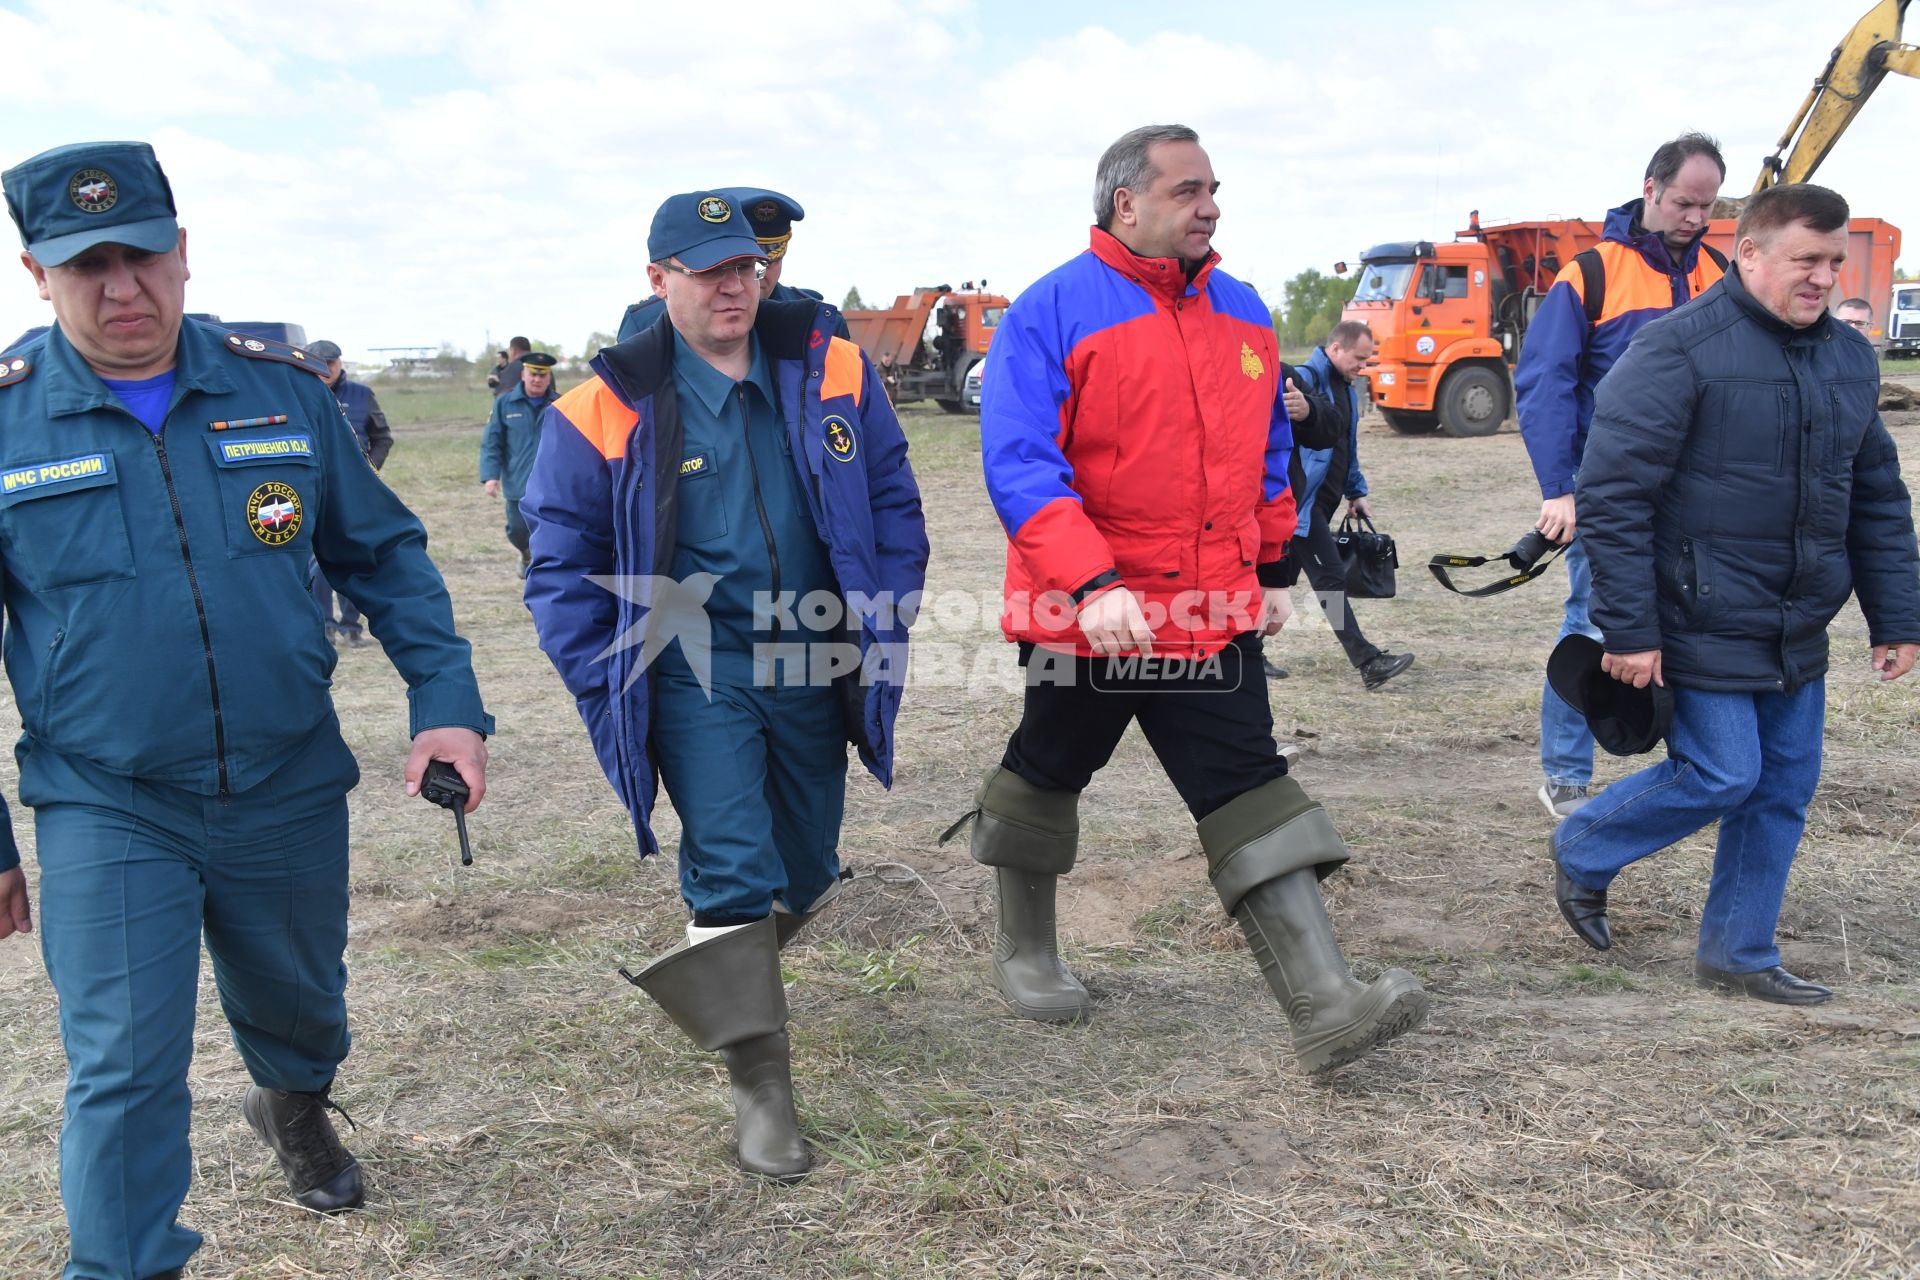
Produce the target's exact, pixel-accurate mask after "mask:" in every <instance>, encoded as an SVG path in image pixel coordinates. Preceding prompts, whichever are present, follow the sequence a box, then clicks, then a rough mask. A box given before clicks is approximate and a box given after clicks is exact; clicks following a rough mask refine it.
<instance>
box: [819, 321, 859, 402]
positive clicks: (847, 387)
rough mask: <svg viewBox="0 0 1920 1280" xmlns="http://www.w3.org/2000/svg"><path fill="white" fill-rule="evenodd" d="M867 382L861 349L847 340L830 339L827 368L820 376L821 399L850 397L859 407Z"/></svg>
mask: <svg viewBox="0 0 1920 1280" xmlns="http://www.w3.org/2000/svg"><path fill="white" fill-rule="evenodd" d="M866 380H867V371H866V370H865V369H864V368H863V367H862V364H861V356H860V348H859V347H858V346H856V345H854V344H853V343H851V342H848V341H847V340H846V339H845V338H830V339H828V340H827V367H826V371H825V372H824V373H822V374H821V375H820V398H821V399H822V400H831V399H833V398H834V397H835V396H849V395H850V396H852V397H853V403H854V404H855V405H856V406H857V405H858V404H859V403H860V392H861V389H862V388H863V387H864V386H865V385H866Z"/></svg>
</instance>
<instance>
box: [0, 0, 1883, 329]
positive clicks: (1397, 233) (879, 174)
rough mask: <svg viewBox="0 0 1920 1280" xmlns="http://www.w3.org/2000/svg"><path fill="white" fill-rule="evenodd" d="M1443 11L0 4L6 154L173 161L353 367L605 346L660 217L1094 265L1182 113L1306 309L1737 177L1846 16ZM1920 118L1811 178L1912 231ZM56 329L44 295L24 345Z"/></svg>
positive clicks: (830, 287) (898, 281)
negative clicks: (1112, 145)
mask: <svg viewBox="0 0 1920 1280" xmlns="http://www.w3.org/2000/svg"><path fill="white" fill-rule="evenodd" d="M1434 12H1435V11H1434V10H1432V9H1431V8H1430V7H1428V6H1424V5H1416V4H1411V3H1409V4H1404V5H1395V6H1392V7H1391V8H1390V9H1388V10H1386V11H1384V16H1383V17H1382V20H1380V21H1373V22H1368V23H1355V22H1353V21H1352V20H1351V18H1350V17H1348V16H1343V15H1340V14H1319V15H1314V16H1312V17H1303V18H1289V17H1287V16H1284V13H1283V10H1282V9H1281V7H1278V6H1252V5H1248V6H1244V7H1241V6H1231V5H1228V6H1215V7H1214V8H1213V9H1210V10H1209V11H1208V14H1209V20H1208V22H1207V24H1206V27H1205V31H1207V32H1215V33H1220V34H1197V33H1195V32H1193V31H1184V32H1182V31H1174V30H1170V29H1168V28H1170V27H1171V26H1173V25H1174V23H1176V22H1178V21H1180V15H1178V14H1175V13H1168V12H1161V11H1153V16H1151V17H1149V18H1144V19H1143V18H1142V17H1141V16H1140V15H1139V14H1138V13H1137V12H1135V11H1132V10H1129V9H1128V8H1127V7H1126V6H1125V5H1124V4H1123V5H1120V6H1116V7H1107V8H1102V9H1100V10H1091V9H1089V10H1085V11H1079V10H1075V9H1071V8H1068V7H1066V6H1059V7H1053V6H1039V5H1031V4H1012V3H989V4H982V5H974V4H971V3H967V2H966V0H942V2H941V3H928V4H910V3H907V2H906V0H854V2H852V3H844V4H836V5H833V6H822V7H819V8H816V9H813V10H807V11H804V12H802V11H796V10H794V9H793V8H792V6H791V5H790V4H775V3H772V2H771V0H752V2H751V3H747V4H744V5H742V4H735V5H732V6H729V7H728V8H727V9H726V11H725V12H724V13H722V12H720V11H719V10H715V9H709V8H703V7H700V6H687V5H673V6H668V5H651V4H648V5H633V4H631V3H625V2H620V0H594V2H592V3H577V4H576V3H569V4H560V5H547V6H542V7H541V9H540V10H539V13H540V17H541V20H542V22H541V26H540V28H539V31H540V38H539V39H538V40H536V41H523V40H517V39H516V38H515V36H516V27H517V25H518V24H521V23H523V22H524V21H525V18H526V16H527V13H528V10H527V6H526V5H525V4H524V3H515V4H505V3H498V2H494V0H488V2H486V3H478V2H473V0H421V2H420V3H415V4H412V5H407V6H401V7H397V8H396V7H395V6H392V5H390V4H386V3H379V4H376V3H373V2H372V0H336V3H334V4H332V5H330V6H328V7H327V8H326V9H325V10H324V11H321V12H317V13H309V14H303V15H301V16H300V17H299V18H298V19H297V20H290V19H289V17H288V12H287V11H286V10H284V9H275V8H272V7H265V8H263V7H259V6H255V7H253V8H246V7H240V8H237V9H236V8H233V7H231V6H219V7H216V6H214V5H212V4H211V3H206V2H205V0H167V2H166V3H119V4H107V3H102V2H100V0H62V2H61V3H57V4H56V3H53V2H52V0H34V2H33V3H30V4H29V5H28V6H27V7H26V9H25V10H24V11H20V12H15V11H11V10H0V48H5V49H6V50H7V52H8V64H9V70H8V75H7V76H6V77H5V79H4V80H0V110H4V112H5V113H6V115H7V116H8V118H9V128H8V132H7V135H6V139H5V141H6V146H5V148H4V154H0V163H4V164H12V163H16V162H18V161H19V160H21V159H24V158H25V157H26V156H27V155H30V154H32V153H34V152H37V151H39V150H42V149H44V148H46V147H49V146H54V145H58V144H60V143H63V142H69V141H73V140H75V139H76V138H82V137H145V138H148V139H150V140H152V141H153V142H154V143H155V145H156V147H157V148H158V149H159V151H160V155H161V158H162V160H163V162H164V163H165V164H166V166H167V170H168V173H169V175H170V177H171V178H172V180H173V185H174V188H175V191H176V194H177V195H178V198H179V201H180V206H181V216H182V220H183V222H185V223H186V224H187V225H188V227H189V229H190V233H191V236H192V248H193V265H194V281H193V284H192V285H191V286H190V290H191V292H190V297H189V300H190V303H191V305H193V306H194V307H195V308H197V309H211V310H215V311H218V312H220V313H221V314H223V315H225V316H227V317H228V318H230V319H241V318H246V319H287V320H293V321H298V322H300V323H303V324H305V325H306V327H307V329H308V331H309V332H310V333H312V334H314V335H316V336H318V335H321V334H325V335H327V336H331V337H334V338H335V339H337V340H338V341H340V342H341V343H342V344H343V345H344V346H346V347H348V348H349V350H350V351H358V350H364V349H365V348H367V347H371V346H387V345H398V344H403V343H420V344H427V345H432V344H437V343H439V342H440V341H442V340H448V341H452V342H454V343H455V344H457V345H460V346H463V347H466V348H468V349H469V350H477V349H478V348H479V346H480V344H481V342H482V341H483V339H484V336H485V335H486V334H487V333H489V332H491V334H492V336H493V338H494V339H495V341H498V340H499V339H500V338H501V337H502V336H503V335H505V334H508V333H512V332H527V333H531V334H533V335H534V336H536V337H541V338H544V339H547V340H550V341H557V342H560V343H562V344H564V345H566V346H569V347H573V348H577V347H578V346H579V345H580V344H581V343H582V342H583V340H584V339H585V338H586V336H587V334H588V333H590V332H592V331H594V330H605V329H610V328H611V327H612V326H613V325H614V323H615V322H616V321H617V319H618V317H619V315H620V312H621V310H622V309H623V308H624V306H625V305H626V304H627V303H628V302H629V301H631V300H633V298H635V297H637V296H638V295H639V293H640V292H641V290H642V265H643V262H644V259H645V240H646V233H647V227H648V224H649V222H650V221H651V218H652V213H653V209H654V207H655V206H656V205H657V204H658V203H659V201H660V199H661V198H662V197H663V196H665V195H667V194H670V193H671V192H674V191H681V190H690V189H693V188H696V187H701V186H707V185H727V184H734V183H743V184H759V185H766V186H770V187H774V188H777V189H780V190H783V191H787V192H790V193H791V194H793V195H794V196H796V197H797V198H799V199H800V200H801V202H802V203H803V204H805V205H806V207H807V211H808V218H807V220H806V222H805V223H804V224H802V226H801V228H800V230H799V234H798V236H797V237H796V241H795V247H794V250H793V259H792V263H791V266H790V268H789V278H790V280H791V281H792V282H794V283H797V284H803V285H812V286H813V287H816V288H819V289H821V290H823V291H824V292H826V294H827V295H828V297H829V298H830V299H832V300H835V301H837V300H838V299H839V297H840V295H841V294H842V293H843V292H844V291H845V289H846V288H847V286H848V285H849V284H858V285H859V286H860V288H861V291H862V293H863V294H864V295H865V296H866V297H867V298H868V299H869V300H870V301H878V300H883V299H886V298H890V297H891V296H892V295H893V294H895V293H898V292H904V291H906V290H907V289H909V288H911V287H913V286H915V285H923V284H937V283H940V282H942V281H947V282H952V283H958V282H959V281H961V280H964V279H979V278H981V277H983V276H984V277H986V278H987V279H989V280H990V281H992V282H993V283H994V285H995V286H996V287H998V288H1002V289H1003V290H1006V291H1012V290H1015V289H1017V288H1019V287H1021V286H1023V285H1025V284H1026V283H1028V282H1029V281H1031V280H1032V279H1033V278H1035V277H1037V276H1038V275H1040V274H1042V273H1043V272H1045V271H1046V270H1048V269H1050V268H1051V267H1052V266H1054V265H1055V264H1057V263H1058V262H1060V261H1061V260H1063V259H1065V258H1066V257H1068V256H1070V255H1071V254H1072V253H1074V252H1075V251H1077V250H1078V249H1079V248H1081V247H1082V246H1083V245H1084V243H1085V240H1084V236H1085V228H1086V226H1087V224H1088V222H1089V221H1090V198H1091V186H1092V174H1093V166H1094V161H1095V159H1096V158H1097V157H1098V155H1099V153H1100V151H1101V149H1102V148H1104V147H1105V146H1106V144H1107V143H1108V142H1109V141H1111V140H1112V138H1113V137H1115V136H1117V135H1118V134H1119V133H1121V132H1122V131H1124V130H1125V129H1127V128H1130V127H1132V126H1134V125H1136V124H1140V123H1144V122H1146V121H1149V120H1166V119H1174V120H1181V121H1184V122H1186V123H1189V124H1192V125H1193V126H1195V127H1196V128H1197V129H1199V130H1200V132H1201V134H1202V136H1203V138H1204V139H1205V142H1206V144H1207V146H1208V148H1209V151H1210V152H1211V154H1212V157H1213V161H1214V165H1215V169H1216V171H1217V172H1218V174H1219V176H1220V178H1221V180H1222V182H1223V184H1224V185H1223V187H1222V191H1221V203H1222V206H1223V209H1224V218H1223V221H1222V224H1221V231H1220V239H1219V244H1220V248H1221V250H1222V252H1223V253H1224V254H1225V255H1226V257H1227V260H1228V262H1227V265H1228V269H1229V270H1231V271H1233V272H1234V273H1235V274H1237V275H1240V276H1242V277H1243V278H1246V279H1249V280H1252V281H1253V282H1254V283H1256V284H1258V285H1259V286H1260V287H1261V288H1262V290H1263V291H1264V292H1265V293H1266V294H1267V295H1268V296H1269V297H1270V298H1277V297H1278V295H1279V291H1280V286H1281V284H1282V282H1283V281H1284V280H1285V279H1286V278H1287V277H1288V276H1291V275H1293V274H1294V273H1296V272H1297V271H1299V270H1301V269H1302V268H1304V267H1307V266H1318V267H1321V268H1322V269H1324V268H1325V267H1326V266H1327V264H1329V263H1330V262H1332V261H1333V260H1334V259H1336V258H1347V259H1349V260H1351V259H1352V258H1353V257H1354V255H1355V254H1356V253H1357V251H1358V250H1359V249H1361V248H1363V247H1364V246H1365V245H1367V244H1369V243H1373V242H1376V241H1381V240H1391V239H1404V238H1410V237H1421V236H1424V237H1432V238H1446V237H1447V236H1449V235H1450V234H1451V233H1452V232H1453V231H1455V230H1456V229H1458V228H1459V227H1461V226H1463V225H1464V224H1465V221H1466V217H1467V212H1468V210H1469V209H1474V208H1478V209H1479V210H1480V211H1481V213H1482V216H1483V217H1484V218H1486V219H1488V220H1493V219H1503V218H1507V219H1521V218H1536V217H1549V216H1564V215H1574V214H1578V215H1584V216H1589V217H1597V216H1598V215H1599V214H1600V212H1601V211H1602V210H1603V209H1604V208H1606V207H1607V206H1609V205H1612V204H1616V203H1618V202H1620V201H1621V200H1624V199H1627V198H1628V197H1630V196H1631V195H1633V194H1634V193H1635V190H1636V188H1637V179H1638V176H1639V173H1640V170H1641V167H1642V166H1643V165H1644V163H1645V157H1646V155H1647V154H1648V153H1649V152H1650V151H1651V149H1652V147H1653V145H1654V144H1655V143H1656V142H1658V141H1659V140H1660V139H1661V138H1664V137H1668V136H1671V135H1672V134H1673V133H1675V132H1677V131H1678V130H1679V129H1681V128H1686V127H1700V128H1705V129H1708V130H1710V131H1713V132H1716V133H1718V134H1719V135H1720V136H1721V137H1722V139H1723V140H1724V141H1725V143H1726V148H1727V154H1728V156H1729V157H1730V159H1729V164H1730V168H1731V170H1732V172H1731V173H1730V175H1729V179H1728V184H1727V185H1728V190H1729V191H1742V190H1744V189H1746V187H1747V186H1748V185H1749V184H1750V182H1751V180H1752V175H1753V173H1754V172H1755V171H1756V170H1757V168H1758V162H1759V158H1760V156H1761V155H1763V154H1764V153H1765V152H1766V151H1767V150H1769V149H1770V148H1771V145H1772V142H1773V139H1774V137H1775V136H1776V134H1777V133H1778V131H1779V130H1780V129H1781V128H1782V127H1783V126H1784V125H1785V123H1786V121H1787V119H1788V118H1789V116H1790V115H1791V114H1792V111H1793V109H1794V107H1795V106H1797V105H1798V102H1799V98H1800V95H1801V94H1802V93H1804V91H1805V86H1806V85H1807V83H1808V82H1809V81H1810V79H1811V77H1812V75H1813V74H1814V73H1815V72H1816V71H1817V70H1818V69H1819V64H1820V63H1821V62H1823V61H1824V58H1825V55H1826V51H1827V49H1829V48H1831V45H1832V42H1833V41H1834V40H1836V39H1838V37H1839V36H1840V35H1841V33H1842V30H1843V29H1844V25H1845V22H1846V21H1847V20H1848V19H1847V17H1846V16H1844V15H1842V16H1836V17H1832V18H1831V19H1829V18H1828V17H1826V16H1819V17H1817V18H1816V19H1815V20H1814V22H1813V24H1812V26H1811V28H1810V27H1809V23H1808V20H1807V18H1806V16H1805V11H1804V6H1801V5H1798V4H1792V3H1788V2H1786V0H1776V2H1773V3H1758V4H1736V3H1731V2H1730V0H1710V2H1709V3H1704V4H1700V5H1696V6H1693V7H1691V8H1689V9H1687V10H1686V11H1685V14H1684V17H1683V18H1680V19H1677V20H1676V17H1675V11H1674V10H1673V8H1672V6H1671V4H1670V3H1666V0H1626V2H1625V3H1621V0H1616V3H1615V4H1614V5H1613V6H1612V7H1611V8H1609V9H1608V10H1607V12H1606V15H1605V16H1604V17H1596V13H1595V11H1594V10H1593V9H1592V8H1591V7H1590V6H1576V5H1573V4H1571V3H1565V4H1557V5H1540V6H1536V7H1535V9H1534V10H1530V11H1529V17H1528V22H1527V23H1526V24H1525V25H1521V24H1502V25H1496V24H1493V23H1485V24H1481V23H1471V24H1469V23H1467V22H1464V21H1449V20H1448V19H1446V18H1445V17H1444V16H1442V17H1434V16H1432V15H1433V14H1434ZM1829 21H1831V22H1832V23H1833V24H1834V28H1833V29H1832V30H1828V29H1827V24H1828V23H1829ZM1654 28H1657V29H1658V30H1659V31H1661V32H1662V33H1664V34H1663V35H1662V37H1661V38H1657V39H1654V38H1649V34H1648V33H1649V30H1650V29H1654ZM1917 106H1920V85H1915V84H1913V83H1911V82H1908V81H1904V80H1900V79H1898V78H1895V79H1893V80H1890V81H1889V82H1888V83H1887V84H1886V85H1885V86H1884V87H1883V88H1882V89H1881V90H1880V94H1879V96H1878V97H1877V98H1876V100H1875V101H1873V102H1872V103H1870V104H1869V105H1868V107H1867V108H1866V110H1865V111H1864V112H1863V114H1862V116H1861V117H1860V119H1859V120H1858V121H1857V122H1856V123H1855V125H1854V126H1853V128H1852V130H1851V131H1850V132H1849V134H1848V136H1847V137H1846V138H1844V139H1843V140H1842V142H1841V143H1840V146H1839V148H1838V149H1837V151H1836V152H1835V155H1834V158H1833V160H1832V161H1831V162H1830V163H1829V165H1828V166H1827V167H1826V168H1825V169H1823V170H1822V171H1821V173H1820V175H1819V176H1820V178H1821V179H1822V180H1823V181H1827V182H1829V183H1831V184H1832V185H1834V186H1836V187H1838V188H1839V189H1840V190H1842V191H1843V192H1845V193H1846V194H1847V195H1848V196H1849V197H1850V198H1851V199H1852V200H1853V202H1854V205H1855V208H1856V210H1857V211H1858V212H1860V213H1862V214H1872V215H1877V216H1880V217H1885V218H1888V219H1889V220H1891V221H1894V222H1895V223H1907V224H1912V226H1913V233H1914V234H1915V235H1920V195H1916V191H1920V188H1916V187H1915V185H1914V184H1913V183H1912V182H1911V180H1910V179H1909V178H1907V177H1906V175H1905V174H1904V173H1903V172H1902V171H1903V168H1904V166H1902V165H1901V164H1899V163H1898V159H1897V158H1898V157H1899V156H1901V155H1902V154H1904V144H1905V139H1904V137H1903V136H1902V133H1903V131H1904V126H1905V124H1906V122H1908V121H1910V120H1911V119H1912V118H1913V114H1914V111H1915V109H1916V107H1917ZM1911 258H1912V255H1911V254H1910V255H1909V259H1910V260H1911ZM45 314H46V308H45V305H44V304H42V303H39V302H38V301H37V300H36V299H34V298H33V296H32V294H31V292H30V291H29V289H28V288H27V282H26V280H25V278H24V273H23V274H22V276H19V277H15V283H14V285H12V286H9V287H6V288H0V341H4V340H6V339H7V338H10V337H11V336H12V334H13V333H14V332H17V331H18V330H20V329H22V328H25V327H26V326H27V325H28V324H32V323H40V322H41V321H42V320H43V318H44V316H45Z"/></svg>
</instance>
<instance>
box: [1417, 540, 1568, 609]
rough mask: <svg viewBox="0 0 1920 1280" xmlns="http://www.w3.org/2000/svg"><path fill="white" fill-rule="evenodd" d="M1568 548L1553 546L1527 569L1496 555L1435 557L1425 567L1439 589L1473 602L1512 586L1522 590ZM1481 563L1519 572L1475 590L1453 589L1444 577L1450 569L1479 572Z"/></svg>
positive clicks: (1448, 580)
mask: <svg viewBox="0 0 1920 1280" xmlns="http://www.w3.org/2000/svg"><path fill="white" fill-rule="evenodd" d="M1571 545H1572V544H1571V543H1562V544H1560V545H1558V546H1556V547H1554V548H1553V550H1551V551H1549V552H1547V554H1545V555H1543V556H1541V557H1540V558H1539V559H1538V560H1536V561H1534V562H1533V564H1532V565H1530V566H1526V567H1522V566H1520V565H1518V564H1516V563H1514V561H1513V560H1512V559H1510V558H1509V557H1507V556H1505V555H1496V556H1449V555H1437V556H1435V557H1434V558H1433V559H1431V560H1429V561H1427V568H1429V569H1431V570H1432V571H1433V576H1434V577H1435V578H1438V579H1439V580H1440V585H1441V586H1443V587H1445V588H1446V589H1447V590H1449V591H1451V592H1453V593H1454V594H1455V595H1457V596H1471V597H1474V598H1475V599H1478V598H1481V597H1484V596H1497V595H1499V594H1500V593H1501V592H1502V591H1511V590H1513V589H1514V588H1515V587H1523V586H1525V585H1526V584H1527V583H1529V582H1532V581H1533V580H1534V579H1535V578H1537V577H1539V576H1540V575H1541V574H1543V573H1545V572H1546V571H1547V566H1549V565H1551V564H1552V563H1553V562H1554V561H1555V560H1558V559H1559V558H1560V557H1561V556H1562V555H1563V554H1564V553H1565V552H1566V549H1567V547H1568V546H1571ZM1483 564H1505V565H1507V566H1509V567H1511V568H1515V569H1519V570H1520V572H1518V573H1516V574H1513V575H1512V576H1510V577H1505V578H1499V579H1496V580H1494V581H1493V582H1489V583H1487V584H1486V585H1485V586H1483V587H1474V588H1472V589H1471V590H1469V589H1467V588H1465V587H1456V586H1454V585H1453V579H1452V578H1450V577H1448V576H1447V570H1449V569H1478V568H1479V567H1480V566H1481V565H1483Z"/></svg>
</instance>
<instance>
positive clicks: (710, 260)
mask: <svg viewBox="0 0 1920 1280" xmlns="http://www.w3.org/2000/svg"><path fill="white" fill-rule="evenodd" d="M766 256H767V251H766V250H765V249H763V248H761V247H760V242H759V241H758V240H755V239H754V238H753V226H752V224H751V223H750V222H748V221H747V215H746V211H745V210H743V209H742V208H741V207H740V206H739V205H738V204H737V203H736V202H734V201H732V200H729V199H728V198H727V197H726V196H724V195H722V194H720V193H719V192H717V191H689V192H687V193H686V194H684V195H677V196H668V197H667V199H666V201H665V202H664V203H663V204H662V205H661V206H660V209H659V212H657V213H655V214H654V215H653V228H652V229H651V230H650V231H648V232H647V261H649V262H660V261H662V260H663V259H666V258H678V259H680V263H681V265H682V266H684V267H686V268H687V270H689V271H705V270H706V269H707V268H709V267H717V266H719V265H720V264H721V263H723V262H732V261H733V260H734V259H735V258H764V257H766Z"/></svg>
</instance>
